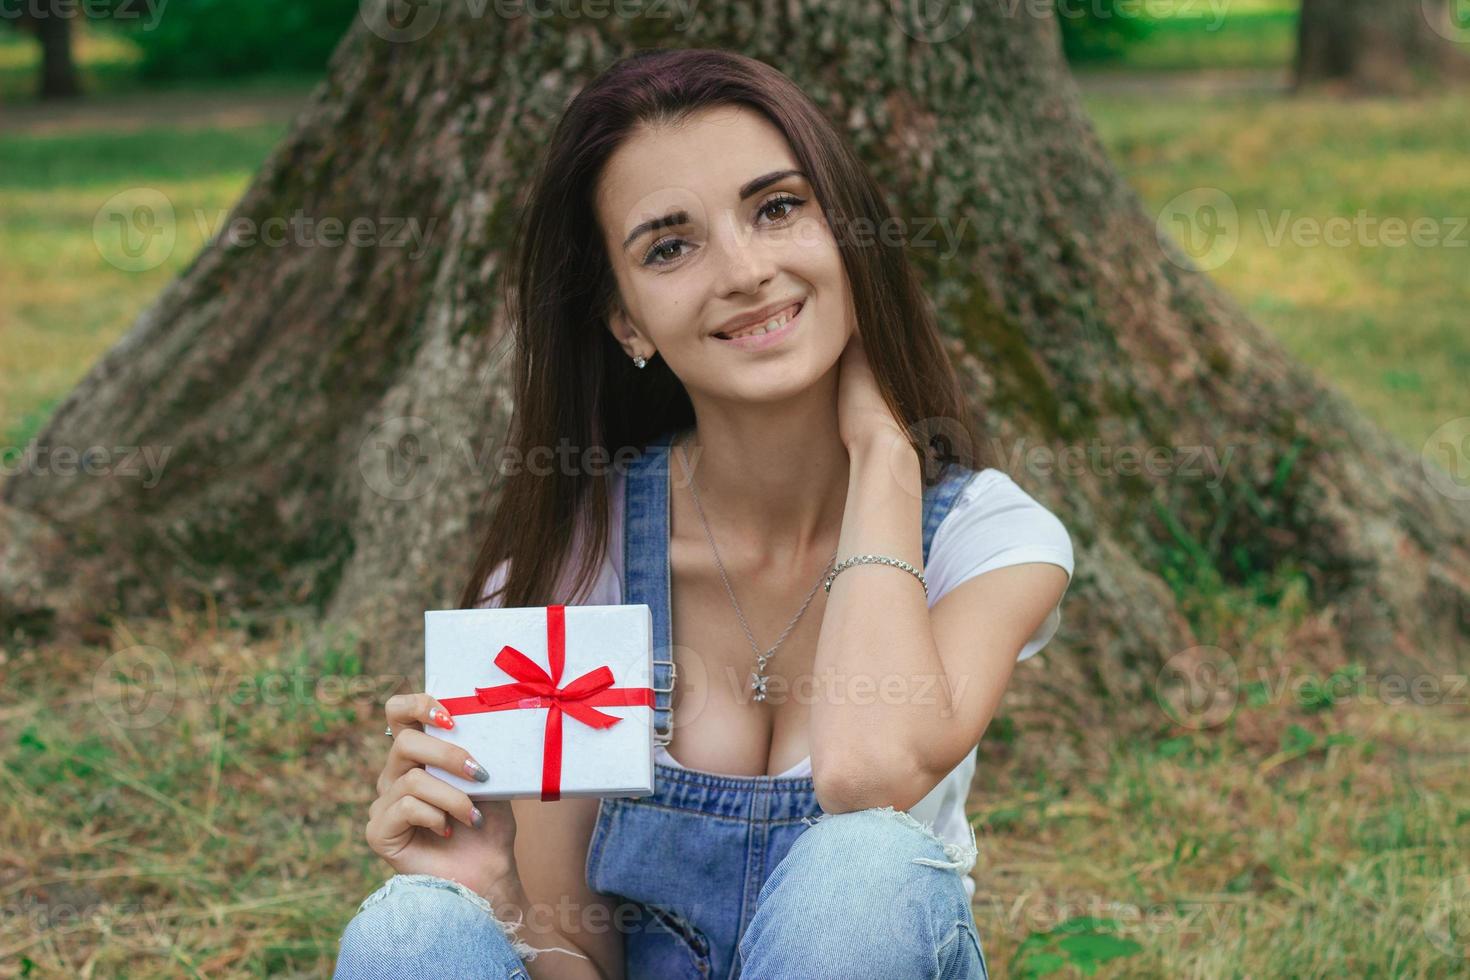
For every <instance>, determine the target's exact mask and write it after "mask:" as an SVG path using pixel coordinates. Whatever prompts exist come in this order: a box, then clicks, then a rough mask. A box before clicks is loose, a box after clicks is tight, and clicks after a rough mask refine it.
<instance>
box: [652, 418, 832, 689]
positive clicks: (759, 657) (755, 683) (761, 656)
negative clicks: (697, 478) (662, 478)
mask: <svg viewBox="0 0 1470 980" xmlns="http://www.w3.org/2000/svg"><path fill="white" fill-rule="evenodd" d="M679 463H680V465H681V466H683V467H684V479H685V480H687V481H689V492H690V493H691V494H692V495H693V496H694V509H695V511H696V512H697V513H698V514H699V523H700V524H702V525H704V536H705V537H706V538H708V539H709V550H710V551H712V552H714V556H715V567H716V568H718V569H719V570H720V581H722V582H724V583H725V592H726V593H727V594H728V595H729V596H730V604H731V605H733V606H734V607H735V615H737V616H739V617H740V626H741V628H742V629H744V630H745V638H746V639H747V640H749V641H750V648H751V649H752V650H754V651H755V670H754V671H752V672H751V675H750V689H751V690H752V691H754V692H755V694H754V698H755V700H757V701H764V700H765V699H766V682H767V681H768V680H770V678H769V677H768V676H767V675H766V673H765V670H766V661H767V660H770V659H771V657H772V656H774V655H775V653H776V647H779V646H780V645H781V644H782V643H783V642H784V641H785V640H786V636H787V634H789V633H790V632H791V630H792V629H793V628H794V627H795V626H796V624H797V621H798V620H800V619H801V617H802V614H803V613H805V612H806V607H807V606H809V605H811V603H812V597H813V596H815V595H816V594H817V588H818V587H819V586H820V585H821V584H822V581H823V579H825V578H826V577H827V570H828V569H829V568H831V567H832V562H833V561H835V560H836V558H837V549H836V548H833V549H832V557H831V558H828V559H827V564H826V566H825V567H823V569H822V574H821V575H818V576H817V581H816V584H814V585H813V586H812V590H811V591H810V592H808V593H807V594H806V601H805V602H803V603H802V604H801V608H800V609H798V610H797V611H796V616H795V617H793V618H792V620H791V622H790V623H788V624H787V625H786V629H785V630H783V631H782V632H781V637H780V639H778V640H776V646H773V647H771V649H769V650H767V651H766V652H765V653H761V648H760V646H759V645H757V644H756V642H755V637H754V636H753V635H752V634H751V632H750V624H749V623H747V622H746V621H745V613H743V612H741V611H740V603H739V601H738V600H736V598H735V590H734V589H732V588H730V578H729V576H727V575H726V574H725V563H724V562H722V561H720V550H719V549H718V548H716V547H715V536H714V535H713V534H711V533H710V530H709V521H707V520H705V518H704V506H703V505H702V504H701V503H700V502H699V490H698V489H697V488H696V487H695V486H694V474H692V473H690V472H689V457H688V456H687V455H685V453H684V446H683V444H682V443H681V444H680V445H679Z"/></svg>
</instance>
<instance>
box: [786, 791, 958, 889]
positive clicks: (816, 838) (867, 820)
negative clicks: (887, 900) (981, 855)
mask: <svg viewBox="0 0 1470 980" xmlns="http://www.w3.org/2000/svg"><path fill="white" fill-rule="evenodd" d="M972 833H973V832H972ZM791 853H792V855H793V856H796V860H797V861H814V862H816V863H818V864H822V865H825V866H830V865H831V864H832V863H833V862H834V861H835V862H837V863H845V862H842V861H839V860H838V859H839V858H840V857H841V856H842V855H852V854H859V855H867V856H869V857H871V858H873V859H875V860H876V859H885V860H886V859H888V858H894V859H900V860H901V861H902V862H903V863H913V864H919V865H926V866H929V867H934V868H943V869H949V870H952V871H955V872H957V873H958V874H960V875H964V874H966V873H968V872H969V870H970V868H971V867H973V866H974V863H975V856H976V852H975V847H974V838H973V836H972V837H971V840H970V844H969V845H967V846H962V845H959V844H955V843H953V842H950V841H946V840H943V839H942V838H940V837H939V835H938V834H936V833H935V832H934V831H933V830H932V829H931V828H930V827H928V826H926V825H924V824H921V823H920V822H919V821H918V820H916V819H915V818H914V817H913V815H912V814H910V813H908V812H907V811H904V810H895V809H894V808H893V807H891V806H884V807H871V808H869V809H866V810H853V811H851V812H848V813H827V814H823V815H822V816H821V817H819V818H817V820H816V822H815V823H813V824H812V826H811V829H809V830H807V831H805V832H804V833H802V835H801V836H800V837H798V838H797V839H796V843H795V844H794V845H793V846H792V849H791Z"/></svg>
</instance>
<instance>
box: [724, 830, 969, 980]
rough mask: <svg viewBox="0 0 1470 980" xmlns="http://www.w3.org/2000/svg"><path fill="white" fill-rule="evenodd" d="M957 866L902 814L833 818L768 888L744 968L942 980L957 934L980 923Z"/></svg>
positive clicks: (803, 842)
mask: <svg viewBox="0 0 1470 980" xmlns="http://www.w3.org/2000/svg"><path fill="white" fill-rule="evenodd" d="M956 863H960V864H962V863H963V858H962V859H961V860H960V861H959V862H956V861H954V860H952V859H951V856H950V852H949V851H947V850H946V845H945V843H944V842H943V841H941V840H940V839H939V838H938V837H936V836H935V835H934V834H933V832H932V831H930V830H929V829H928V828H925V827H924V826H923V825H921V824H919V823H918V822H917V821H915V820H914V819H913V818H912V817H911V816H909V815H908V814H907V813H903V812H902V811H894V810H892V809H891V808H886V807H880V808H873V809H868V810H858V811H853V812H850V813H842V814H830V815H826V816H824V817H822V818H820V819H819V820H818V821H817V822H816V823H815V824H813V825H812V826H811V828H810V829H808V830H806V831H804V832H803V833H802V834H801V835H800V836H799V837H798V838H797V839H796V842H795V843H794V844H793V845H792V847H791V850H790V851H789V852H788V853H787V855H786V857H785V858H784V859H783V860H782V861H781V862H780V863H779V864H778V865H777V866H776V868H775V869H774V870H773V871H772V873H771V875H770V877H769V878H767V879H766V882H765V884H764V886H762V888H761V894H760V897H759V899H758V901H757V907H756V912H755V915H754V917H753V918H752V920H751V923H750V926H749V927H748V928H747V930H746V932H745V934H744V935H743V936H742V937H741V940H740V955H741V959H742V962H743V963H746V964H748V965H749V966H750V967H751V968H753V972H751V973H750V974H749V975H750V976H752V977H756V978H762V977H764V976H767V975H773V974H770V973H769V971H770V970H774V969H776V965H777V964H779V963H781V962H783V961H784V962H787V963H791V962H800V963H803V964H811V965H812V967H813V968H820V969H822V970H826V971H828V972H825V973H822V975H823V976H834V977H837V976H859V975H869V976H876V975H884V976H930V975H934V968H935V967H936V966H937V965H938V964H939V963H940V962H941V961H942V960H944V959H945V957H946V956H948V955H951V954H950V953H949V952H947V951H948V950H951V949H953V948H954V944H953V939H954V937H955V935H956V929H957V927H958V926H959V925H960V924H962V923H970V924H973V921H974V920H973V918H972V916H971V913H970V903H969V897H968V895H967V894H966V892H965V889H964V884H963V882H962V881H961V880H960V874H962V873H963V872H961V871H959V870H958V868H957V867H955V865H956ZM875 968H876V969H877V970H878V972H876V973H874V972H869V971H872V970H873V969H875ZM763 970H766V971H768V972H762V971H763ZM844 971H856V972H844Z"/></svg>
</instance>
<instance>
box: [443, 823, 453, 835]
mask: <svg viewBox="0 0 1470 980" xmlns="http://www.w3.org/2000/svg"><path fill="white" fill-rule="evenodd" d="M452 833H454V828H453V827H451V826H449V824H445V825H444V836H445V837H448V836H449V835H450V834H452Z"/></svg>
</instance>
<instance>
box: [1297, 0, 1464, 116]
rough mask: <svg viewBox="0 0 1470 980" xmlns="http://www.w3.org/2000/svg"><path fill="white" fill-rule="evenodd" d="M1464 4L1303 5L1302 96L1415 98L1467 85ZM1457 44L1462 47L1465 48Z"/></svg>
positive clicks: (1312, 1) (1454, 0)
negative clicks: (1323, 91) (1310, 92)
mask: <svg viewBox="0 0 1470 980" xmlns="http://www.w3.org/2000/svg"><path fill="white" fill-rule="evenodd" d="M1462 4H1463V0H1302V13H1301V23H1300V27H1299V30H1298V34H1297V58H1296V85H1297V88H1299V89H1301V88H1307V87H1319V86H1328V87H1334V88H1338V89H1342V90H1346V91H1352V92H1356V93H1361V94H1376V93H1403V92H1412V91H1414V90H1416V89H1421V88H1424V87H1426V86H1430V85H1434V84H1436V83H1438V82H1440V81H1442V80H1444V79H1445V78H1447V77H1464V76H1465V74H1466V71H1467V66H1470V61H1467V58H1466V56H1465V49H1464V48H1463V47H1462V46H1461V45H1462V44H1463V42H1465V41H1470V30H1467V28H1470V22H1466V23H1457V20H1458V19H1459V17H1460V11H1461V9H1462V6H1461V5H1462ZM1456 42H1460V44H1457V43H1456Z"/></svg>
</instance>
